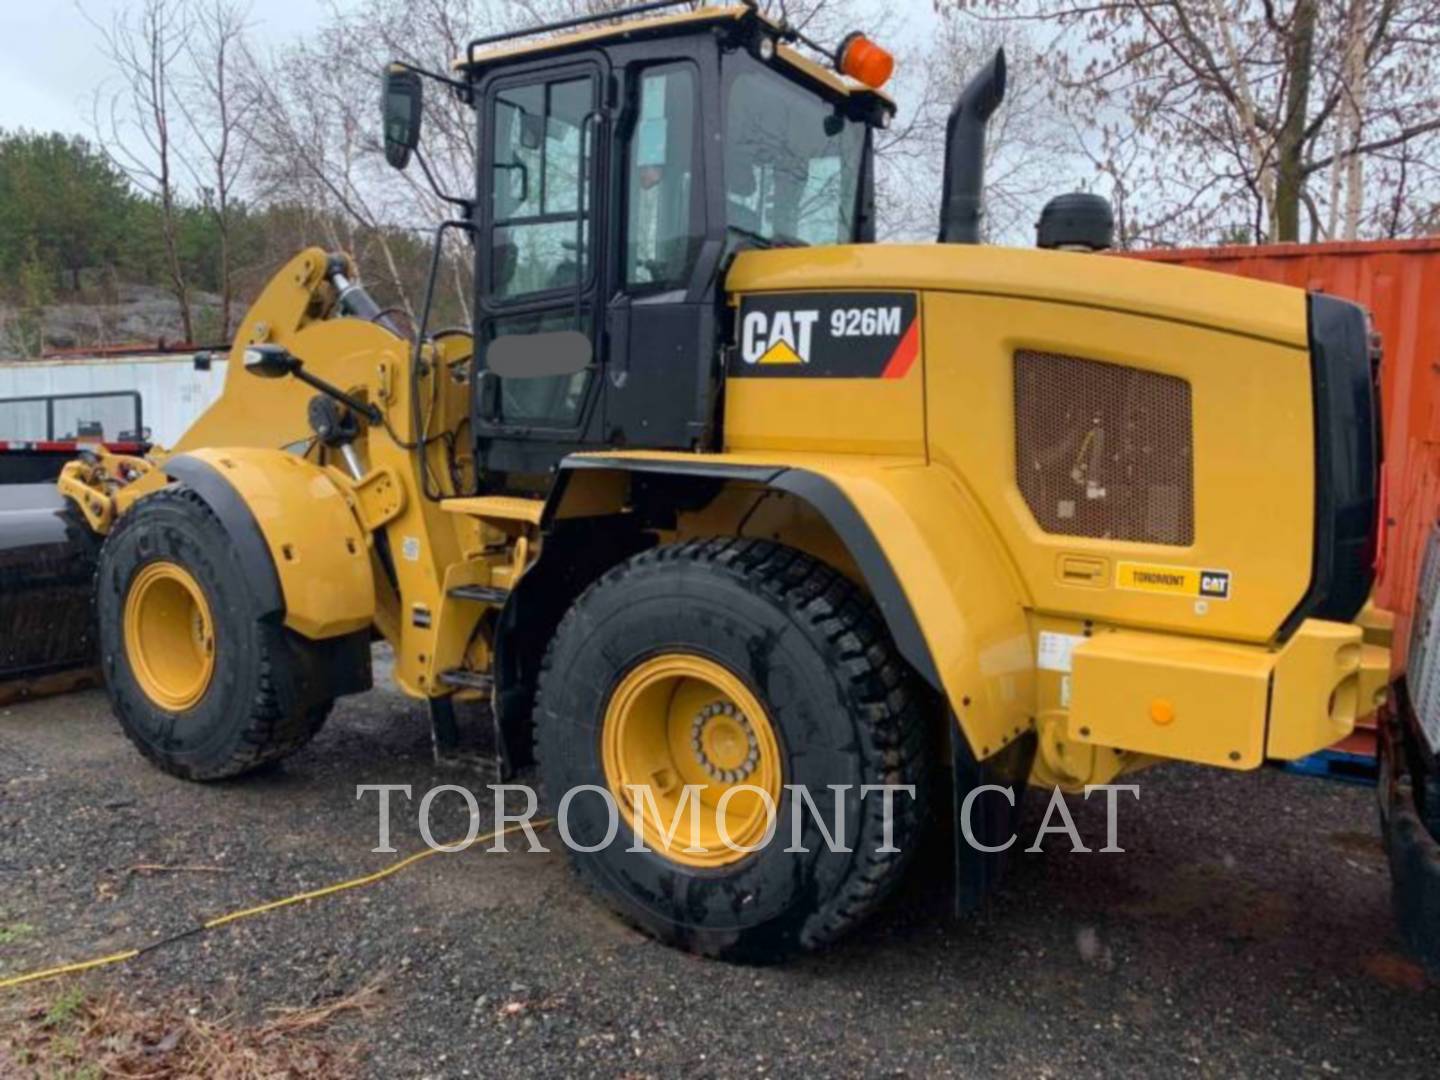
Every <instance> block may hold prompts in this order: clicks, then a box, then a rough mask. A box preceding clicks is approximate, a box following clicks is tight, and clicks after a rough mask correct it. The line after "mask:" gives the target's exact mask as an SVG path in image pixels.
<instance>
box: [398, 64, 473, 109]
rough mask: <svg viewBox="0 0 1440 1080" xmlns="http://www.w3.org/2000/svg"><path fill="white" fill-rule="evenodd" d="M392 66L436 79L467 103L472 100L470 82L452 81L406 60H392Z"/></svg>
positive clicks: (446, 76) (448, 77) (447, 76)
mask: <svg viewBox="0 0 1440 1080" xmlns="http://www.w3.org/2000/svg"><path fill="white" fill-rule="evenodd" d="M390 64H391V66H393V67H398V68H403V69H404V70H406V71H413V72H414V73H415V74H416V75H419V76H421V77H422V78H426V79H434V80H435V81H436V82H438V83H444V84H445V85H446V86H448V87H450V89H452V90H454V91H455V92H456V93H457V94H460V95H461V96H462V97H464V98H465V99H466V100H467V102H468V100H469V98H470V84H469V83H468V82H463V81H461V80H460V79H452V78H451V77H450V76H449V75H441V74H440V73H439V72H438V71H431V70H430V69H429V68H423V67H420V66H418V65H416V64H411V63H409V62H407V61H405V60H392V61H390Z"/></svg>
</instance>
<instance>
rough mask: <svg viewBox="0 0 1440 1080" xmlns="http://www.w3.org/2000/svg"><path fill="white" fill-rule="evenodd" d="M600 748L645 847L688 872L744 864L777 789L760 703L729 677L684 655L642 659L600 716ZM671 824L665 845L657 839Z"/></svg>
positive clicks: (772, 743)
mask: <svg viewBox="0 0 1440 1080" xmlns="http://www.w3.org/2000/svg"><path fill="white" fill-rule="evenodd" d="M601 752H602V755H603V761H604V769H605V779H606V782H607V784H608V786H609V789H610V791H611V793H612V794H613V796H614V798H615V801H616V804H617V806H618V807H619V810H620V813H621V815H622V816H623V817H624V818H625V819H626V820H627V822H628V823H629V824H630V825H631V826H632V827H633V826H634V825H635V822H636V819H637V817H640V816H643V817H644V818H645V819H646V820H647V821H648V823H649V824H648V827H647V828H646V832H645V835H646V838H647V842H648V843H651V844H654V845H656V847H657V848H658V849H659V850H660V851H661V853H662V854H664V855H665V856H666V857H668V858H670V859H672V860H674V861H675V862H678V863H682V864H685V865H688V866H708V867H718V866H727V865H729V864H731V863H734V862H737V861H739V860H740V859H743V858H745V856H746V854H747V853H748V851H747V849H753V848H752V845H755V844H756V843H758V842H759V841H761V840H762V839H763V838H764V836H765V834H766V832H767V829H768V828H769V826H770V824H771V820H772V816H773V814H774V811H775V807H776V806H777V805H778V803H779V800H780V795H781V792H782V789H783V783H784V772H783V765H782V761H781V755H780V747H779V743H778V740H777V738H776V733H775V729H774V727H773V726H772V724H771V722H770V719H769V716H768V715H767V714H766V711H765V708H764V706H763V705H762V704H761V703H760V700H759V699H758V698H757V697H756V696H755V694H754V692H753V691H751V690H750V688H749V687H748V686H746V685H745V683H744V682H743V681H742V680H741V679H740V678H739V677H738V676H737V675H736V674H735V673H734V672H732V671H730V670H729V669H727V668H725V667H724V666H723V665H721V664H719V663H716V662H715V661H713V660H710V659H708V658H707V657H702V656H697V655H694V654H691V653H681V652H674V653H664V654H661V655H658V656H653V657H650V658H648V659H646V660H642V661H641V662H640V663H638V664H637V665H635V666H634V667H633V668H631V669H630V671H628V672H627V673H626V674H625V675H624V676H623V677H622V678H621V679H620V681H619V682H618V684H617V685H616V686H615V688H614V689H613V690H612V691H611V696H610V700H609V701H608V702H607V704H606V708H605V715H604V717H603V718H602V722H601ZM736 788H740V789H741V790H735V789H736ZM640 789H648V791H646V793H645V797H644V798H642V797H640V796H639V795H637V791H638V790H640ZM689 789H694V790H695V791H698V800H699V813H698V815H697V819H696V820H695V824H696V825H697V826H698V832H696V833H694V834H692V832H691V829H690V824H689V822H690V821H691V819H690V817H689V815H688V814H687V813H685V812H684V807H685V805H686V802H685V800H686V799H687V798H688V797H689V796H687V795H686V792H687V790H689ZM692 805H693V804H692ZM647 806H653V808H654V809H653V811H652V810H649V809H646V807H647ZM654 812H658V814H659V818H658V821H657V820H655V819H654V818H653V816H652V814H653V813H654ZM675 821H679V822H680V825H681V827H680V829H679V831H678V832H677V833H676V834H675V837H674V839H673V840H671V839H669V838H665V837H660V836H657V832H661V831H663V830H665V829H668V828H669V827H670V823H671V822H675Z"/></svg>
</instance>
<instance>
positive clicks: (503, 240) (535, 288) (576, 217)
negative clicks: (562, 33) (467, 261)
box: [490, 77, 595, 299]
mask: <svg viewBox="0 0 1440 1080" xmlns="http://www.w3.org/2000/svg"><path fill="white" fill-rule="evenodd" d="M593 96H594V91H593V86H592V83H591V80H590V79H589V78H588V77H584V78H579V79H570V80H567V81H564V82H552V83H537V84H534V85H530V86H515V87H508V88H506V89H504V90H501V91H500V92H499V93H498V94H497V95H496V98H495V115H494V117H493V124H492V131H493V132H494V139H495V143H494V148H493V151H494V158H493V162H494V169H495V177H494V200H493V210H494V230H495V231H494V236H493V239H492V244H491V248H490V250H491V281H492V291H493V294H494V296H495V297H496V298H497V299H503V298H509V297H516V296H523V295H526V294H528V293H537V292H545V291H548V290H551V289H568V288H573V287H574V285H575V282H576V280H577V278H578V276H579V274H580V258H581V254H582V250H583V251H585V252H588V251H589V248H590V232H589V230H590V209H591V208H590V205H589V196H588V193H586V194H585V197H584V198H583V199H582V188H583V182H584V181H585V180H586V179H587V178H588V176H589V173H590V169H589V159H590V157H591V156H593V153H594V146H593V140H594V137H595V135H594V129H593V127H592V128H591V130H590V131H589V132H588V133H587V132H585V130H584V127H585V118H586V117H587V116H588V115H589V114H590V111H591V109H592V107H593ZM582 202H583V204H584V209H585V215H584V217H585V220H583V221H581V220H580V210H581V206H582ZM585 262H586V263H587V265H590V264H592V261H591V260H590V259H589V258H586V259H585Z"/></svg>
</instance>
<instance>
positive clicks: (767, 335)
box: [729, 292, 920, 379]
mask: <svg viewBox="0 0 1440 1080" xmlns="http://www.w3.org/2000/svg"><path fill="white" fill-rule="evenodd" d="M735 329H736V335H735V337H736V340H735V347H734V348H733V349H732V350H731V360H730V364H729V374H730V375H731V376H732V377H734V376H748V377H751V378H755V377H764V376H770V377H772V378H775V377H779V378H791V379H793V378H800V377H809V378H817V377H818V378H832V379H903V378H904V377H905V376H906V375H908V374H909V373H910V369H911V368H912V367H913V366H914V364H915V360H916V359H917V358H918V357H919V355H920V320H919V317H918V305H917V303H916V300H915V294H914V293H880V292H799V293H765V294H760V295H747V296H742V297H741V298H740V314H739V318H738V319H737V321H736V327H735Z"/></svg>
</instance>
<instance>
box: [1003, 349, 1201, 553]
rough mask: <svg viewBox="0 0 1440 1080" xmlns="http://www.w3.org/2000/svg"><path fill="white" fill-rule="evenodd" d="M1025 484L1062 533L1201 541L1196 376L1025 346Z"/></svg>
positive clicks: (1021, 390) (1021, 365)
mask: <svg viewBox="0 0 1440 1080" xmlns="http://www.w3.org/2000/svg"><path fill="white" fill-rule="evenodd" d="M1015 466H1016V477H1015V479H1016V483H1017V484H1018V485H1019V487H1020V493H1021V494H1022V495H1023V496H1024V498H1025V502H1026V504H1027V505H1028V506H1029V507H1030V512H1031V513H1032V514H1034V515H1035V520H1036V521H1037V522H1039V524H1040V527H1041V528H1042V529H1044V530H1045V531H1046V532H1048V533H1055V534H1058V535H1061V536H1088V537H1095V538H1098V539H1107V540H1127V541H1138V542H1141V543H1150V544H1172V545H1177V546H1186V545H1189V544H1192V543H1194V541H1195V470H1194V442H1193V430H1192V420H1191V405H1190V384H1189V382H1187V381H1186V380H1184V379H1182V378H1179V377H1177V376H1174V375H1162V374H1159V373H1157V372H1154V371H1145V370H1143V369H1141V368H1133V367H1126V366H1124V365H1122V364H1109V363H1103V362H1101V361H1098V360H1085V359H1082V358H1080V357H1075V356H1061V355H1058V354H1055V353H1043V352H1033V351H1029V350H1020V351H1019V352H1017V353H1016V354H1015Z"/></svg>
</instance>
